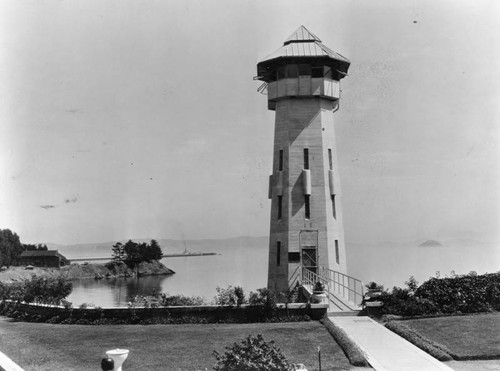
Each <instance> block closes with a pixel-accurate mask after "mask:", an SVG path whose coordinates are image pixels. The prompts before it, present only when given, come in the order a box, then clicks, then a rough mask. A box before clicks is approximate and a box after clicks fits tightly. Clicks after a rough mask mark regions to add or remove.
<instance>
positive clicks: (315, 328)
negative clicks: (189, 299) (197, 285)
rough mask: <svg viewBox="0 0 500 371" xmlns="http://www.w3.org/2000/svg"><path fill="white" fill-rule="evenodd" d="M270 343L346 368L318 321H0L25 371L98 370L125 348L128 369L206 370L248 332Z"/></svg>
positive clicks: (289, 353)
mask: <svg viewBox="0 0 500 371" xmlns="http://www.w3.org/2000/svg"><path fill="white" fill-rule="evenodd" d="M259 333H260V334H262V335H263V336H264V339H265V340H266V341H270V340H274V341H275V342H276V345H277V346H278V347H279V348H281V350H282V352H283V354H284V355H285V356H286V357H287V359H288V360H289V361H290V362H292V363H303V364H305V365H306V367H307V368H308V369H309V370H317V369H318V363H317V347H318V346H321V349H322V352H321V353H322V357H321V359H322V370H324V371H326V370H347V369H350V368H351V366H350V364H349V361H348V360H347V358H346V357H345V355H344V353H343V351H342V349H341V348H340V347H339V346H338V345H337V344H336V343H335V341H334V340H333V339H332V337H331V336H330V334H329V333H328V331H327V330H326V329H325V328H324V327H323V326H322V325H321V324H320V323H318V322H315V321H312V322H299V323H269V324H262V323H259V324H217V325H213V324H210V325H150V326H140V325H129V326H126V325H123V326H121V325H120V326H118V325H116V326H79V325H50V324H40V323H24V322H12V321H11V320H9V319H6V318H5V317H0V347H1V348H0V350H1V351H2V352H4V353H5V354H6V355H8V356H9V357H10V358H11V359H12V360H13V361H14V362H16V363H17V364H19V365H20V366H21V367H23V368H24V369H25V370H26V371H30V370H37V371H44V370H51V371H58V370H61V371H62V370H64V371H67V370H78V371H85V370H99V369H100V360H101V358H102V357H103V356H104V352H105V351H106V350H109V349H114V348H126V349H129V350H130V355H129V358H128V359H127V361H126V363H125V364H124V369H128V370H149V371H152V370H205V368H207V369H208V370H210V369H212V366H213V365H214V363H215V358H214V357H213V356H212V351H213V350H217V351H219V352H223V351H224V347H225V346H230V345H232V344H233V343H234V342H239V341H241V340H243V339H244V338H245V337H246V336H247V335H248V334H253V335H256V334H259Z"/></svg>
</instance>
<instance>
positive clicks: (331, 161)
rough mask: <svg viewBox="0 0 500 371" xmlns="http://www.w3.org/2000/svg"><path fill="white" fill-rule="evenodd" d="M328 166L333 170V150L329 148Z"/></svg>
mask: <svg viewBox="0 0 500 371" xmlns="http://www.w3.org/2000/svg"><path fill="white" fill-rule="evenodd" d="M328 165H329V166H330V170H333V158H332V149H331V148H328Z"/></svg>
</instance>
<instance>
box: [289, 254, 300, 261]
mask: <svg viewBox="0 0 500 371" xmlns="http://www.w3.org/2000/svg"><path fill="white" fill-rule="evenodd" d="M288 262H289V263H300V253H299V252H289V253H288Z"/></svg>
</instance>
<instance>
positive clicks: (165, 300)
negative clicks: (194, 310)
mask: <svg viewBox="0 0 500 371" xmlns="http://www.w3.org/2000/svg"><path fill="white" fill-rule="evenodd" d="M161 305H162V306H164V307H179V306H197V305H205V300H204V299H203V298H202V297H201V296H184V295H173V296H168V295H167V294H161Z"/></svg>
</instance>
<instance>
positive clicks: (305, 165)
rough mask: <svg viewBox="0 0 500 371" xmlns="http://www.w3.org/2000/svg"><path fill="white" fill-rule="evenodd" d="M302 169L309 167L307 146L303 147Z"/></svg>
mask: <svg viewBox="0 0 500 371" xmlns="http://www.w3.org/2000/svg"><path fill="white" fill-rule="evenodd" d="M304 169H305V170H308V169H309V148H304Z"/></svg>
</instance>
